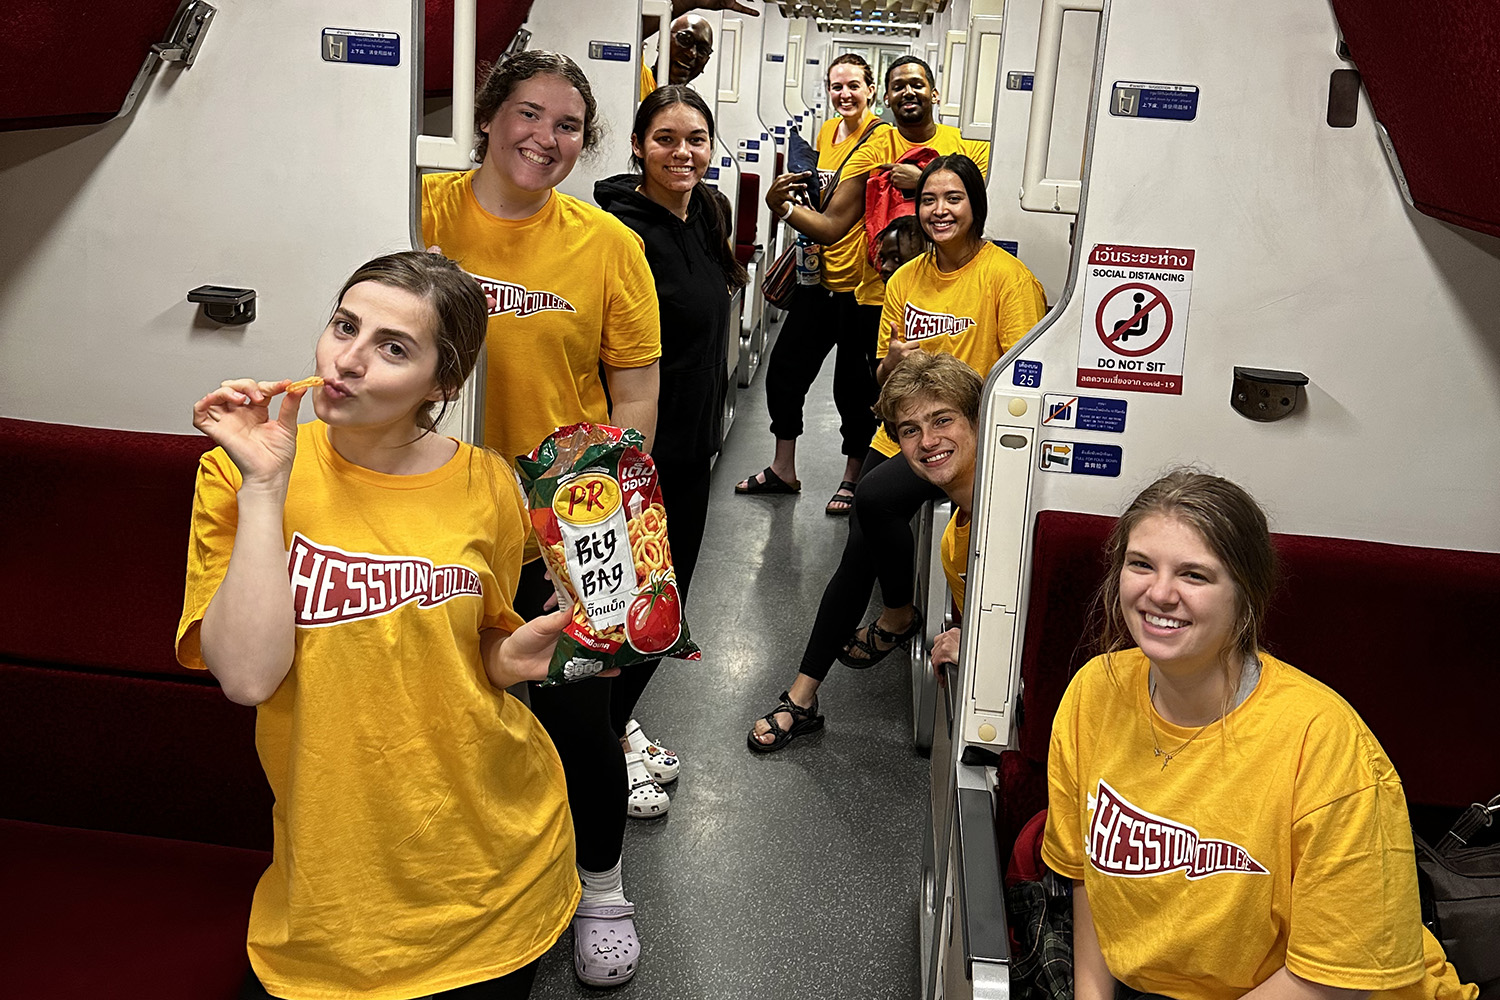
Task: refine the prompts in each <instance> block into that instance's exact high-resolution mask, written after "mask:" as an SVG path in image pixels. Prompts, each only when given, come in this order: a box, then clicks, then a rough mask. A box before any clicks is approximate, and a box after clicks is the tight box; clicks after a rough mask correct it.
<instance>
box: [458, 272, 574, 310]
mask: <svg viewBox="0 0 1500 1000" xmlns="http://www.w3.org/2000/svg"><path fill="white" fill-rule="evenodd" d="M474 280H475V281H477V282H479V287H480V288H482V289H484V293H485V294H486V295H489V296H492V297H493V298H494V300H495V304H494V305H493V306H491V307H490V315H491V316H504V315H505V314H506V313H515V314H516V317H517V318H518V319H525V318H526V317H527V316H533V315H535V314H537V313H539V312H577V311H578V310H576V309H574V308H573V303H571V302H569V301H568V300H567V299H565V298H563V297H562V296H561V295H557V294H554V293H552V292H533V291H531V290H530V289H528V288H526V286H524V285H513V284H511V283H510V282H508V281H496V280H495V279H494V278H486V277H483V276H482V275H478V274H476V275H474Z"/></svg>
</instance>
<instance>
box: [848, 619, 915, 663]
mask: <svg viewBox="0 0 1500 1000" xmlns="http://www.w3.org/2000/svg"><path fill="white" fill-rule="evenodd" d="M921 631H922V614H921V612H919V611H913V612H912V618H911V624H910V625H908V626H907V627H906V631H905V632H899V633H898V632H887V631H886V630H885V629H883V628H881V627H880V619H879V618H878V617H877V618H876V619H875V620H874V621H872V622H870V623H869V624H868V625H861V626H860V627H859V629H858V630H856V631H855V633H854V638H852V639H850V640H849V642H848V644H847V645H845V646H844V651H843V652H842V653H840V654H839V662H840V663H842V664H843V665H844V666H846V667H853V668H854V669H855V670H865V669H867V668H869V667H873V666H874V665H875V664H877V663H879V662H880V661H881V660H883V659H885V658H886V657H887V656H890V655H891V654H892V653H894V652H895V651H896V650H898V649H900V648H901V647H902V646H903V645H905V644H906V643H907V642H909V641H910V640H911V639H913V638H914V637H915V636H916V635H917V634H918V633H920V632H921ZM861 633H863V634H861ZM875 639H879V640H880V641H881V642H883V643H886V644H887V646H886V648H885V649H880V648H879V647H877V646H876V645H875V643H874V641H873V640H875ZM855 651H857V652H860V653H863V654H864V656H862V657H857V658H856V657H853V656H850V655H849V654H850V653H851V652H855Z"/></svg>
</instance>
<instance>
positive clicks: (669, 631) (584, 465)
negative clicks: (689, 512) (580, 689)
mask: <svg viewBox="0 0 1500 1000" xmlns="http://www.w3.org/2000/svg"><path fill="white" fill-rule="evenodd" d="M645 443H646V442H645V439H644V438H643V437H641V433H640V431H637V430H634V429H633V428H627V429H625V430H623V431H622V430H620V429H619V428H618V427H605V426H600V425H596V424H570V425H569V426H567V427H559V428H558V429H557V430H556V431H554V432H553V433H552V434H551V435H549V436H548V437H547V439H546V440H545V441H543V442H542V443H541V444H540V445H538V446H537V448H536V450H535V451H533V452H532V453H531V454H530V455H523V456H521V457H520V458H518V459H517V460H516V465H517V468H518V469H519V470H520V473H521V482H522V485H523V486H524V488H525V490H526V503H527V506H528V507H529V508H530V510H531V525H532V527H533V528H534V529H535V531H536V536H537V541H538V543H539V544H540V546H541V551H542V558H543V559H544V560H546V562H547V570H548V572H549V573H551V575H552V581H553V586H554V587H556V588H557V600H558V606H559V607H562V606H564V605H565V604H569V603H571V605H572V609H573V621H572V622H570V623H569V625H568V627H567V628H566V629H564V630H563V634H562V637H561V638H560V639H558V642H557V651H556V652H554V653H553V654H552V665H551V668H550V669H549V670H548V672H547V679H546V680H545V681H542V684H543V685H552V684H561V683H563V682H565V681H576V680H582V679H583V678H585V677H592V676H593V675H594V674H597V673H599V672H600V671H601V670H607V669H609V668H610V667H628V666H630V665H631V664H633V663H640V662H642V661H644V660H654V659H657V658H659V657H663V656H673V657H677V658H678V659H683V660H696V659H698V658H699V656H700V655H701V654H700V653H699V651H698V647H697V646H695V645H693V640H692V639H691V638H690V637H689V636H688V629H687V622H686V621H684V620H683V617H682V599H681V596H680V595H679V594H678V592H677V573H676V571H674V570H673V568H672V548H671V546H670V545H669V544H668V543H667V515H666V511H665V509H664V508H663V507H662V502H661V488H660V486H659V485H658V483H657V478H656V464H655V463H654V462H652V461H651V456H650V455H647V454H646V453H645V451H644V445H645Z"/></svg>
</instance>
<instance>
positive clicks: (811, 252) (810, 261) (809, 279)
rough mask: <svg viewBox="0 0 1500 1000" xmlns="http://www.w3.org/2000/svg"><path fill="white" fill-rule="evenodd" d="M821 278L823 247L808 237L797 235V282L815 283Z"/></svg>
mask: <svg viewBox="0 0 1500 1000" xmlns="http://www.w3.org/2000/svg"><path fill="white" fill-rule="evenodd" d="M822 279H823V248H822V247H821V246H819V245H818V244H817V243H814V242H813V241H812V240H811V239H810V238H809V237H807V236H803V235H801V234H798V236H797V284H799V285H816V284H818V283H819V282H820V281H822Z"/></svg>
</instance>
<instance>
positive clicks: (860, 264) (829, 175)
mask: <svg viewBox="0 0 1500 1000" xmlns="http://www.w3.org/2000/svg"><path fill="white" fill-rule="evenodd" d="M842 121H843V119H842V118H839V117H837V116H835V117H834V119H833V120H832V121H826V122H824V123H823V127H822V128H820V129H819V130H818V183H819V185H820V187H819V190H820V191H823V192H826V193H825V194H824V195H823V197H824V198H827V197H830V196H831V195H832V193H833V189H834V188H835V187H836V186H838V181H839V178H840V177H847V176H849V172H848V171H847V170H844V171H840V170H839V168H840V167H842V166H843V165H844V160H845V159H846V158H851V157H850V154H851V153H853V152H854V149H855V147H856V146H859V139H860V136H862V135H864V134H865V130H866V129H867V128H869V127H870V123H871V122H873V121H875V116H874V115H873V114H871V113H870V112H868V111H866V112H865V117H864V119H863V120H861V121H860V123H859V125H858V126H857V127H855V129H854V131H853V132H851V133H849V135H848V137H846V138H845V139H844V141H843V142H839V143H835V142H834V141H833V140H834V136H835V135H837V134H838V129H839V124H840V123H841V122H842ZM894 131H895V129H894V128H892V127H891V126H889V125H881V126H879V127H878V130H877V131H876V132H875V133H873V134H871V136H870V138H869V139H866V140H865V146H868V145H869V144H870V143H871V142H874V141H875V138H876V136H878V135H879V134H880V133H881V132H894ZM859 148H860V149H864V146H859ZM864 258H865V223H864V219H862V218H861V219H860V221H858V222H856V223H855V224H854V225H853V226H852V227H851V228H850V230H849V231H848V232H847V233H845V234H844V235H843V237H842V238H841V239H840V240H839V241H838V242H837V243H833V244H830V245H829V246H827V247H824V248H823V287H824V288H826V289H828V290H829V291H830V292H852V291H854V290H855V289H856V288H858V287H859V283H860V281H861V280H862V279H863V278H864V267H865V265H864Z"/></svg>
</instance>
